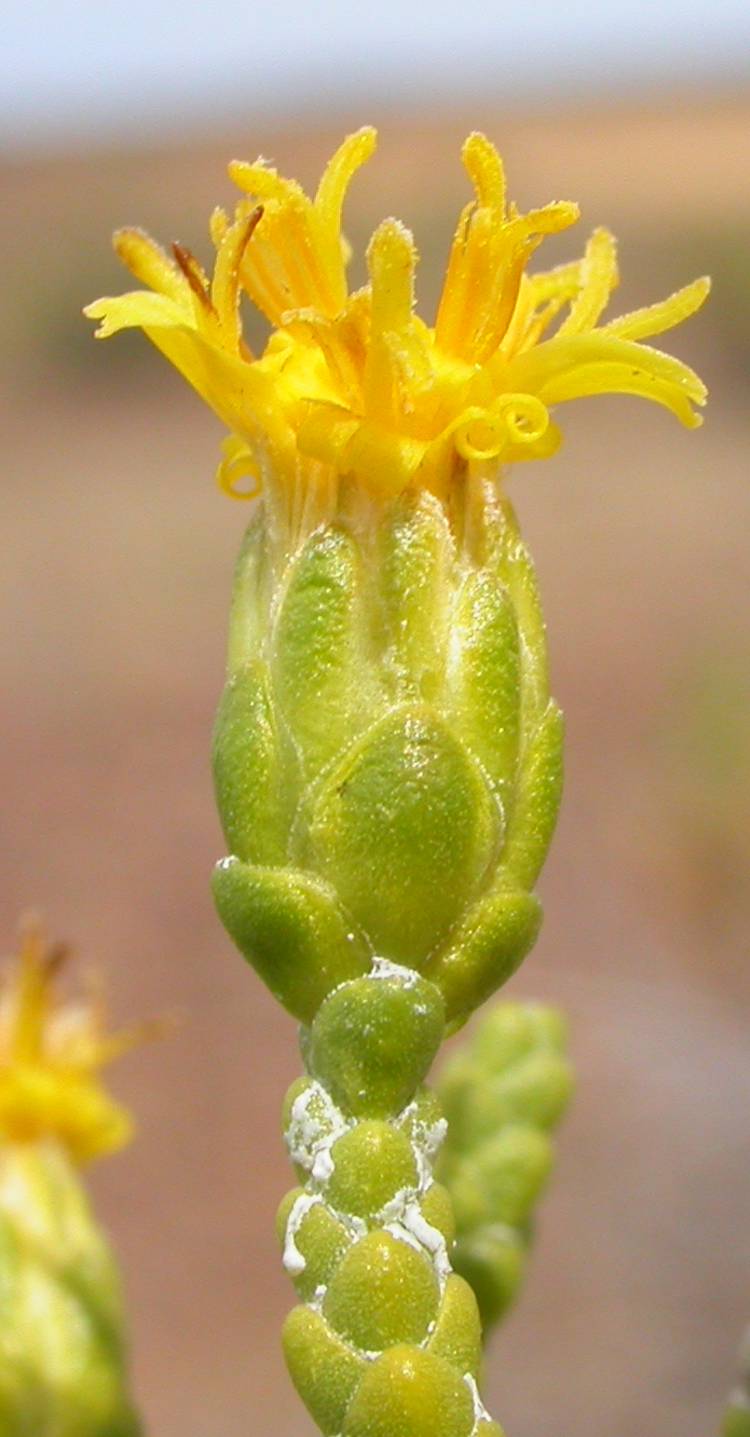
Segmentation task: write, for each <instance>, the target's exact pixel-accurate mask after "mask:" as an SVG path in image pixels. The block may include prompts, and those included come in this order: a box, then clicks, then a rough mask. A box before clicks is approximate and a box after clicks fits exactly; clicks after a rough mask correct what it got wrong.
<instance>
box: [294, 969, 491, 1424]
mask: <svg viewBox="0 0 750 1437" xmlns="http://www.w3.org/2000/svg"><path fill="white" fill-rule="evenodd" d="M443 1031H444V1004H443V999H442V996H441V994H440V992H439V990H438V989H437V988H436V987H435V985H434V984H432V983H430V982H428V981H427V980H425V979H424V978H421V977H420V976H419V975H418V974H417V973H416V972H414V971H413V970H411V969H409V968H403V967H399V966H397V965H395V964H393V963H388V962H384V961H383V960H376V961H375V963H374V965H373V968H372V971H371V972H370V973H369V974H367V975H366V976H365V977H362V978H358V979H355V980H353V981H351V982H347V983H344V984H342V985H341V986H340V987H339V988H338V989H336V991H335V992H334V993H332V994H331V995H330V997H328V998H327V999H326V1001H325V1002H324V1003H323V1004H322V1006H321V1008H320V1010H319V1012H318V1014H317V1015H316V1017H315V1020H314V1022H313V1024H312V1027H311V1028H310V1030H309V1032H308V1033H307V1034H306V1039H305V1056H306V1066H307V1070H308V1075H307V1076H306V1077H304V1078H301V1079H299V1080H298V1081H297V1082H296V1083H294V1084H293V1086H292V1088H291V1089H290V1091H289V1094H288V1096H287V1101H286V1107H285V1129H286V1141H287V1144H288V1147H289V1151H290V1155H291V1157H292V1160H293V1162H294V1164H295V1166H296V1168H297V1171H298V1173H299V1175H300V1179H301V1182H302V1184H303V1185H302V1186H301V1187H299V1188H296V1189H294V1190H293V1191H292V1192H291V1193H289V1194H288V1195H287V1197H286V1198H285V1199H284V1202H283V1203H282V1205H281V1209H280V1212H279V1229H280V1236H281V1240H282V1243H283V1250H284V1265H285V1267H286V1269H287V1271H288V1272H289V1274H290V1276H291V1277H292V1278H293V1280H294V1283H295V1286H296V1288H297V1291H298V1293H299V1295H300V1297H301V1298H302V1303H301V1305H300V1306H298V1307H297V1308H295V1309H294V1311H293V1312H292V1313H291V1314H290V1316H289V1318H288V1320H287V1323H286V1327H285V1331H284V1347H285V1352H286V1358H287V1363H288V1365H289V1370H290V1373H291V1376H292V1380H293V1381H294V1384H295V1386H296V1388H297V1390H298V1392H299V1394H300V1396H301V1397H302V1399H303V1401H304V1402H305V1403H306V1405H307V1407H308V1409H309V1411H310V1412H311V1414H312V1416H313V1417H314V1418H315V1421H316V1422H317V1423H318V1425H319V1427H320V1429H321V1431H322V1432H323V1433H324V1434H326V1437H328V1434H330V1437H334V1434H341V1437H437V1434H439V1437H493V1434H494V1437H499V1434H500V1430H501V1429H500V1428H499V1427H498V1425H497V1423H495V1422H493V1421H491V1419H490V1418H489V1416H488V1415H487V1413H486V1412H485V1410H484V1407H483V1406H482V1403H481V1400H480V1398H479V1393H478V1390H477V1379H478V1376H479V1369H480V1361H481V1328H480V1321H479V1314H478V1310H477V1304H476V1299H475V1297H474V1293H473V1291H472V1289H471V1287H470V1286H469V1284H468V1283H467V1282H465V1281H464V1279H463V1278H462V1277H459V1276H458V1274H456V1273H454V1272H453V1271H452V1269H451V1262H450V1256H449V1253H450V1247H451V1244H452V1241H453V1234H454V1219H453V1208H452V1203H451V1200H450V1196H449V1194H448V1192H447V1190H446V1189H445V1188H444V1187H442V1186H441V1185H440V1184H439V1183H436V1182H435V1181H434V1178H433V1163H434V1159H435V1156H436V1154H437V1151H438V1149H439V1147H440V1144H441V1142H442V1140H443V1136H444V1133H445V1128H446V1124H445V1120H444V1118H443V1117H442V1113H441V1109H440V1104H439V1103H438V1101H437V1099H436V1098H435V1096H434V1095H433V1094H432V1093H431V1092H430V1091H429V1089H427V1088H425V1087H424V1086H423V1085H422V1079H423V1078H424V1076H425V1073H426V1071H427V1069H428V1068H429V1065H430V1063H431V1061H432V1058H433V1056H434V1053H435V1052H436V1050H437V1048H438V1046H439V1044H440V1041H441V1038H442V1036H443Z"/></svg>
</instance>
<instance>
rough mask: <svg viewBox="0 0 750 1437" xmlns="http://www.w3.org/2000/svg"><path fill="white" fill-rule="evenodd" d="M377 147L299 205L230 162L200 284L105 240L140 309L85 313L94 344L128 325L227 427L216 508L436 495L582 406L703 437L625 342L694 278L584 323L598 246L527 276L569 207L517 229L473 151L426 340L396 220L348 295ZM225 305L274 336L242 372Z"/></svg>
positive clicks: (194, 264) (697, 288)
mask: <svg viewBox="0 0 750 1437" xmlns="http://www.w3.org/2000/svg"><path fill="white" fill-rule="evenodd" d="M375 139H376V137H375V132H374V130H371V129H363V130H360V131H358V132H357V133H356V134H354V135H350V136H349V138H348V139H346V140H345V141H344V143H343V145H341V147H340V149H338V150H337V152H336V154H335V155H334V156H333V158H332V160H331V161H330V163H329V164H328V166H327V168H326V170H325V173H324V175H323V178H322V180H321V182H320V184H319V186H318V190H317V193H316V195H315V198H314V199H309V198H308V197H307V196H306V195H305V194H304V193H303V191H302V190H301V188H300V187H299V185H297V184H296V183H295V182H294V181H292V180H286V179H282V177H281V176H280V175H278V174H277V173H276V171H275V170H274V169H272V168H271V167H270V166H269V165H267V164H266V163H265V162H263V161H261V160H259V161H258V162H257V163H256V164H245V163H239V162H235V163H234V164H232V165H230V170H229V172H230V175H231V177H232V179H233V180H234V181H235V182H236V184H237V185H238V186H239V188H240V189H241V190H242V191H243V192H244V198H242V199H241V200H240V201H239V203H238V205H237V207H236V210H235V213H234V217H233V218H232V219H230V217H229V216H228V215H227V214H226V213H225V212H224V211H223V210H216V211H215V212H214V214H213V216H212V219H211V236H212V240H213V243H214V246H215V249H216V259H215V263H214V270H213V276H212V277H211V278H210V279H209V277H208V275H207V274H206V273H205V272H204V271H203V269H202V268H201V266H200V264H199V263H198V261H197V260H196V259H195V258H194V257H193V256H192V255H191V254H190V253H189V252H188V251H186V250H185V249H184V248H183V247H182V246H180V245H175V246H174V248H173V255H174V257H173V258H170V257H169V256H168V255H167V254H166V253H165V252H164V251H163V250H161V249H160V248H159V247H158V246H157V245H156V244H154V242H153V241H152V240H151V239H149V238H148V236H146V235H145V234H143V233H142V232H141V231H139V230H120V231H118V233H117V234H116V235H115V247H116V249H117V252H118V254H119V255H120V257H121V259H122V260H123V261H124V262H125V264H126V265H127V266H128V268H129V269H130V270H131V271H132V273H133V274H134V275H135V276H136V278H137V279H139V280H141V281H143V283H145V284H147V285H148V286H149V289H150V291H151V292H150V293H149V292H148V291H143V290H141V291H136V292H134V293H130V294H125V295H121V296H119V297H117V298H113V299H100V300H97V301H96V303H94V304H91V305H89V306H88V309H87V310H86V313H87V314H88V315H89V316H90V317H91V318H93V319H98V320H100V321H101V323H100V325H99V328H98V330H97V335H98V336H100V337H105V336H107V335H110V334H114V333H115V332H116V331H117V330H119V329H124V328H127V327H132V326H140V327H142V328H143V329H144V331H145V332H146V334H147V335H148V336H149V338H150V339H151V340H153V342H154V344H156V345H157V347H158V348H159V349H161V350H162V351H163V353H164V354H166V355H167V357H168V358H169V359H171V360H172V362H173V363H174V364H175V365H176V366H177V368H178V369H179V370H180V371H181V373H182V374H184V376H185V378H186V379H188V380H189V382H190V383H191V384H192V385H193V386H194V388H195V389H197V390H198V392H199V394H201V395H202V396H203V398H204V399H205V400H206V401H207V402H208V403H209V404H210V405H211V407H212V409H214V410H215V412H216V413H217V414H218V415H219V417H220V418H221V419H222V420H223V421H224V423H225V424H227V426H228V427H229V429H230V430H231V436H230V437H229V438H228V439H227V440H226V441H225V445H224V460H223V463H222V464H221V466H220V469H219V480H220V483H221V484H222V487H223V488H225V489H226V490H227V492H229V493H232V494H234V495H235V496H236V497H246V496H248V495H249V494H252V493H253V492H257V490H258V488H260V487H261V486H262V484H263V483H266V482H269V481H270V480H274V479H275V480H277V481H278V480H280V481H281V482H282V483H283V482H284V480H285V479H292V480H297V479H302V480H303V481H304V482H306V483H318V484H325V483H326V482H328V481H330V479H331V478H334V479H338V478H343V477H345V476H351V477H353V478H354V479H355V480H357V481H359V482H360V483H361V484H362V485H363V486H364V487H365V488H366V489H368V490H369V491H370V492H372V493H375V494H389V493H396V492H398V491H399V490H401V489H403V488H405V487H406V486H407V485H409V484H419V485H422V486H425V487H427V488H429V489H431V490H432V491H433V492H435V493H436V494H441V495H444V494H445V493H446V492H447V490H448V487H449V485H450V483H451V481H452V480H454V479H457V478H458V479H460V477H461V475H462V474H463V473H465V471H466V469H467V466H469V465H476V464H481V465H483V466H486V465H488V464H489V465H491V466H495V467H497V466H498V465H500V464H504V463H507V462H510V461H515V460H518V459H538V458H544V457H547V456H548V455H550V454H553V453H554V451H555V450H556V449H557V447H558V445H559V443H560V432H559V430H558V428H557V425H556V424H555V423H554V422H553V420H552V418H551V414H550V411H551V409H552V407H553V406H555V405H557V404H560V403H562V402H563V401H564V400H567V399H576V398H578V397H580V396H584V395H590V394H601V393H620V394H639V395H641V396H642V397H644V398H646V399H653V400H656V401H657V402H658V403H660V404H663V405H665V406H666V407H667V408H668V409H671V410H672V411H673V413H674V414H676V416H677V418H678V419H680V420H681V421H682V423H683V424H685V425H687V426H688V427H695V426H696V425H698V424H699V423H700V422H701V421H700V416H699V415H698V414H697V413H696V410H695V408H694V406H695V405H702V404H703V403H704V402H705V398H706V391H705V387H704V385H703V384H702V383H701V381H700V379H699V378H698V377H697V375H696V374H694V373H693V371H692V370H690V369H688V367H687V366H686V365H685V364H682V363H681V362H680V361H678V360H676V359H673V358H671V357H669V356H668V355H665V354H662V353H661V352H660V351H659V350H656V349H652V348H650V347H648V346H646V345H644V344H643V343H641V341H642V340H643V339H645V338H648V337H649V336H651V335H655V334H660V333H661V332H662V331H664V330H667V329H670V328H671V327H672V326H674V325H676V324H678V323H680V321H681V320H683V319H686V318H687V317H688V315H690V314H692V313H693V312H694V311H695V310H696V309H698V307H699V306H700V305H701V304H702V303H703V300H704V299H705V297H706V295H707V293H708V288H709V282H708V280H706V279H699V280H696V281H695V282H694V283H693V284H691V285H688V286H687V287H686V288H685V289H683V290H680V291H679V292H678V293H677V294H674V295H672V297H671V298H670V299H667V300H664V301H663V302H662V303H661V304H655V305H651V306H649V307H648V308H646V309H639V310H636V311H634V312H633V313H631V314H627V315H624V316H622V317H621V318H620V319H615V320H611V321H610V322H609V323H607V324H600V323H599V320H600V317H601V315H602V313H603V311H604V309H605V306H606V304H607V302H608V300H609V297H610V295H611V293H612V291H613V289H614V288H615V286H616V284H617V278H618V276H617V263H616V256H615V242H614V239H613V237H612V235H611V234H610V233H609V232H608V231H607V230H604V229H599V230H596V231H595V232H594V234H593V235H592V236H591V239H590V240H589V242H588V244H587V246H586V251H585V253H584V255H583V258H582V259H580V260H577V261H575V262H573V263H571V264H564V265H561V266H559V267H558V268H556V269H552V270H547V271H545V272H542V273H536V274H528V273H527V268H526V267H527V264H528V261H529V259H530V258H531V256H532V254H533V252H534V250H536V248H537V247H538V245H539V244H540V243H541V241H542V240H543V238H544V236H545V235H548V234H556V233H558V232H559V231H561V230H564V229H567V228H568V226H569V225H571V224H573V223H574V222H575V220H576V219H577V218H578V208H577V206H576V205H574V204H570V203H565V202H558V203H554V204H550V205H546V206H544V207H543V208H542V209H538V210H532V211H531V212H530V213H529V214H525V215H523V214H519V213H518V211H517V210H516V208H515V206H514V205H512V204H510V205H509V204H508V203H507V201H506V195H505V175H504V171H503V165H502V161H501V159H500V156H499V155H498V153H497V151H496V150H495V148H494V147H493V146H492V145H491V144H490V142H489V140H487V139H486V138H485V137H484V135H480V134H472V135H470V136H469V138H468V139H467V140H466V143H465V144H464V148H463V161H464V164H465V166H466V169H467V171H468V173H469V176H470V179H471V182H472V184H473V187H474V198H473V199H472V200H471V202H470V203H469V204H468V205H467V206H466V208H465V209H464V211H463V213H462V214H461V216H460V219H459V222H458V228H457V230H456V235H455V238H454V241H453V246H452V249H451V253H450V258H449V261H448V268H447V274H446V278H445V283H444V286H443V293H442V297H441V300H440V304H439V307H438V313H437V318H436V321H435V324H434V326H432V327H430V326H429V325H427V324H426V323H425V322H424V321H423V320H422V319H420V318H419V317H418V316H417V315H416V314H415V312H414V271H415V268H416V262H417V252H416V248H415V245H414V241H413V239H412V236H411V234H410V233H409V231H408V230H407V229H405V228H404V227H403V225H401V224H400V223H399V222H398V221H397V220H391V219H389V220H385V221H384V222H383V223H382V224H381V225H380V226H379V227H378V229H377V230H376V231H375V233H374V235H373V237H372V239H371V241H370V245H369V248H368V251H367V265H368V271H369V283H368V284H367V285H366V286H365V287H364V288H363V289H360V290H357V291H356V292H354V293H351V294H350V293H349V290H348V287H347V283H346V245H345V243H344V241H343V239H342V234H341V209H342V204H343V199H344V195H345V191H346V188H347V186H348V184H349V181H350V179H351V177H352V175H353V174H354V172H355V170H357V169H358V168H359V166H360V165H361V164H362V163H363V161H364V160H366V159H367V158H368V157H369V156H370V155H371V154H372V152H373V150H374V148H375ZM243 294H246V295H248V296H249V297H250V299H251V300H252V301H253V303H254V304H255V305H256V306H257V307H258V309H260V310H261V311H262V312H263V314H264V315H265V316H266V318H267V319H268V320H269V321H270V323H271V325H272V326H273V330H272V334H271V337H270V339H269V341H268V343H267V345H266V347H265V350H264V351H263V353H262V355H260V356H259V357H255V356H254V355H253V354H252V353H251V352H250V350H249V348H248V346H247V345H246V343H245V341H244V340H243V337H242V327H241V320H240V301H241V298H242V296H243ZM248 481H249V482H248Z"/></svg>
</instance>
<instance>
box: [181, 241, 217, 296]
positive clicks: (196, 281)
mask: <svg viewBox="0 0 750 1437" xmlns="http://www.w3.org/2000/svg"><path fill="white" fill-rule="evenodd" d="M172 254H173V255H174V257H175V259H176V261H177V264H178V265H179V267H180V269H181V270H182V273H183V274H184V276H185V279H186V280H187V282H188V284H189V285H190V288H191V289H192V291H193V294H194V295H195V296H196V298H197V299H199V300H200V302H201V304H202V305H203V306H204V307H205V308H206V309H213V305H212V304H211V297H210V295H209V293H208V289H207V288H206V282H205V279H204V277H203V274H202V272H201V267H200V264H199V263H198V260H197V259H196V258H195V255H194V254H192V253H191V251H190V250H189V249H188V248H187V246H186V245H184V244H180V242H179V240H175V241H174V243H173V245H172Z"/></svg>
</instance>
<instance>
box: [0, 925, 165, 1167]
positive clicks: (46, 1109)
mask: <svg viewBox="0 0 750 1437" xmlns="http://www.w3.org/2000/svg"><path fill="white" fill-rule="evenodd" d="M66 957H67V950H66V949H65V948H64V947H62V946H61V945H59V944H57V945H50V944H48V943H47V942H46V940H45V937H44V934H43V932H42V930H41V928H40V926H39V924H38V923H37V922H36V921H33V920H32V921H28V922H27V923H26V924H25V925H24V927H23V930H22V937H21V947H20V952H19V953H18V955H17V957H15V958H14V959H12V960H11V961H10V963H9V965H8V967H7V970H6V972H5V974H4V975H3V978H2V982H0V1141H3V1142H11V1143H27V1142H39V1141H43V1140H45V1139H54V1140H56V1141H57V1142H59V1143H61V1144H62V1145H63V1146H64V1147H65V1148H66V1149H67V1150H68V1152H69V1154H70V1156H71V1157H72V1159H73V1160H74V1161H75V1162H77V1163H86V1162H88V1161H90V1159H92V1158H95V1157H99V1156H100V1155H101V1154H103V1153H109V1152H114V1151H116V1149H117V1148H121V1147H122V1146H123V1145H124V1144H125V1143H127V1142H128V1141H129V1140H130V1138H131V1136H132V1122H131V1118H130V1115H129V1114H128V1113H127V1112H126V1110H125V1109H124V1108H122V1107H120V1106H119V1105H118V1104H117V1103H115V1102H114V1101H113V1099H112V1098H110V1097H109V1095H108V1093H107V1092H106V1091H105V1089H104V1088H103V1086H102V1085H101V1083H100V1082H99V1077H98V1074H99V1070H100V1069H101V1068H103V1067H104V1066H105V1065H106V1064H107V1063H110V1062H112V1060H113V1059H114V1058H117V1057H119V1056H120V1054H121V1053H124V1052H126V1051H127V1050H128V1049H129V1048H131V1047H133V1046H134V1045H135V1044H136V1043H137V1042H139V1041H140V1040H141V1037H142V1036H143V1033H142V1031H136V1030H132V1031H129V1032H122V1033H116V1034H108V1033H107V1032H106V1031H105V1018H106V1014H105V1012H104V1008H103V1005H102V1001H101V997H100V995H99V994H98V993H97V992H96V991H93V992H90V993H89V994H88V995H86V996H85V997H84V998H82V999H80V1000H78V1001H76V1002H67V1003H63V1002H61V1000H60V998H59V995H58V994H57V992H56V986H55V985H56V979H57V977H58V975H59V972H60V969H61V967H62V965H63V963H64V961H65V959H66Z"/></svg>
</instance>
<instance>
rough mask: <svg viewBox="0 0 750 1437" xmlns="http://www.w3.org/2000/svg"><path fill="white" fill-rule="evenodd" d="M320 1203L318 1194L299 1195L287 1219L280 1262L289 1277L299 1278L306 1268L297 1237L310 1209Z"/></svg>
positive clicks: (320, 1198) (320, 1199)
mask: <svg viewBox="0 0 750 1437" xmlns="http://www.w3.org/2000/svg"><path fill="white" fill-rule="evenodd" d="M322 1201H323V1199H322V1197H321V1196H320V1194H319V1193H300V1195H299V1197H298V1198H297V1200H296V1202H295V1203H294V1206H293V1208H292V1211H291V1212H290V1214H289V1217H288V1218H287V1223H286V1232H285V1234H284V1255H283V1257H282V1259H281V1260H282V1263H283V1265H284V1269H285V1271H286V1272H288V1273H289V1276H290V1277H299V1275H300V1273H302V1272H304V1270H305V1268H306V1267H307V1262H306V1259H305V1256H304V1254H303V1253H301V1252H300V1250H299V1248H298V1247H297V1235H298V1233H299V1230H300V1228H301V1226H302V1224H303V1222H304V1220H305V1218H306V1217H307V1214H308V1213H309V1211H310V1209H311V1208H314V1207H317V1205H318V1203H322Z"/></svg>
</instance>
